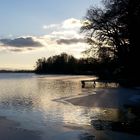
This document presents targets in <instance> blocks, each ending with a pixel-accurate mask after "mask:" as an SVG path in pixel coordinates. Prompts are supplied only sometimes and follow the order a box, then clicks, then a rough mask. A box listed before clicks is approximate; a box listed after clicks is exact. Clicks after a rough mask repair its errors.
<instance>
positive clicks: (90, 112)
mask: <svg viewBox="0 0 140 140" xmlns="http://www.w3.org/2000/svg"><path fill="white" fill-rule="evenodd" d="M0 77H2V78H1V79H0V116H6V117H7V118H10V119H12V120H15V121H18V122H19V123H20V124H21V127H22V128H26V129H29V130H39V131H41V132H43V136H42V139H43V140H46V139H47V140H61V139H65V140H94V139H96V136H95V135H94V132H93V133H91V132H90V129H92V127H91V124H92V125H93V126H94V127H95V128H96V129H98V130H101V129H102V130H104V129H113V128H116V126H115V127H114V126H113V124H114V125H118V124H117V122H121V123H122V122H123V121H122V120H123V119H124V114H125V113H126V112H123V111H120V110H118V109H116V108H112V107H110V108H103V106H99V105H98V106H96V107H92V108H88V107H82V106H74V105H72V104H68V103H67V104H66V103H64V102H63V103H62V102H59V101H58V100H57V99H59V100H60V99H61V100H63V99H65V98H69V97H73V96H74V97H76V96H79V95H85V94H91V93H94V91H95V89H93V88H90V87H89V88H85V89H83V88H81V84H80V80H81V79H83V78H85V77H84V76H83V77H82V76H81V77H80V76H60V77H59V76H35V75H32V74H31V75H29V74H28V75H26V74H25V75H22V76H19V75H13V77H14V78H12V74H11V75H10V78H9V79H8V77H7V76H6V78H5V77H4V75H2V76H0ZM88 78H89V77H88ZM116 97H117V98H118V96H116ZM113 107H114V106H113ZM128 108H130V107H128V106H127V107H126V110H127V109H128ZM128 110H129V109H128ZM122 112H123V113H124V114H123V113H122ZM135 115H137V114H135ZM138 117H139V116H138ZM138 117H137V118H135V119H136V122H138V120H137V119H138ZM120 120H121V121H120ZM126 122H127V121H126ZM133 122H135V121H133ZM66 126H67V127H66ZM70 126H72V127H70ZM73 126H76V128H74V127H73ZM120 127H122V126H120ZM99 140H100V139H99Z"/></svg>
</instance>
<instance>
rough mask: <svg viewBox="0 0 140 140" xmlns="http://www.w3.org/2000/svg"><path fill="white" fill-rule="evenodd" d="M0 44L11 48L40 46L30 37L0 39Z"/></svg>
mask: <svg viewBox="0 0 140 140" xmlns="http://www.w3.org/2000/svg"><path fill="white" fill-rule="evenodd" d="M0 42H1V43H2V45H3V46H12V47H38V46H42V44H41V43H40V42H38V41H35V40H34V39H33V38H32V37H26V38H23V37H19V38H15V39H0Z"/></svg>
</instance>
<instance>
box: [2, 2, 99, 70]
mask: <svg viewBox="0 0 140 140" xmlns="http://www.w3.org/2000/svg"><path fill="white" fill-rule="evenodd" d="M91 5H94V6H99V5H100V0H0V69H33V68H34V66H35V62H36V60H37V59H38V58H41V57H46V58H47V57H49V56H52V55H56V54H60V53H62V52H67V53H68V54H72V55H74V56H75V57H81V52H82V51H84V50H85V49H86V48H87V47H88V45H87V44H86V43H85V40H84V36H83V35H82V34H80V33H79V29H80V27H81V25H82V22H83V21H82V19H83V17H84V16H85V14H86V10H87V9H88V8H89V7H90V6H91Z"/></svg>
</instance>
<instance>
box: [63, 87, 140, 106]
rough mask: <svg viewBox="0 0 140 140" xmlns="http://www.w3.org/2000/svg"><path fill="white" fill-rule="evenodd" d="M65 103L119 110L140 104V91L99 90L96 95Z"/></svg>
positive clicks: (69, 100)
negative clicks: (126, 105) (128, 105)
mask: <svg viewBox="0 0 140 140" xmlns="http://www.w3.org/2000/svg"><path fill="white" fill-rule="evenodd" d="M65 101H67V102H70V103H72V104H73V105H78V106H85V107H103V108H119V107H122V106H123V105H125V104H137V103H140V90H138V89H124V88H116V89H115V88H112V89H98V90H97V91H96V94H92V95H87V96H84V97H76V98H72V99H66V100H65Z"/></svg>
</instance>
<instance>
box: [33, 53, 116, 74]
mask: <svg viewBox="0 0 140 140" xmlns="http://www.w3.org/2000/svg"><path fill="white" fill-rule="evenodd" d="M114 67H116V64H115V62H114V61H113V60H112V61H111V60H110V61H107V63H106V62H105V61H100V60H98V59H95V58H92V57H90V58H80V59H76V58H75V57H74V56H72V55H68V54H66V53H62V54H60V55H55V56H52V57H49V58H48V59H46V58H41V59H38V60H37V62H36V68H35V73H37V74H95V75H100V76H101V75H104V73H106V75H108V74H109V73H111V72H110V71H113V70H114Z"/></svg>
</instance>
